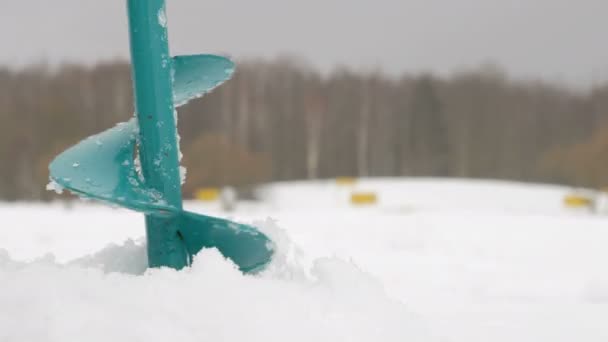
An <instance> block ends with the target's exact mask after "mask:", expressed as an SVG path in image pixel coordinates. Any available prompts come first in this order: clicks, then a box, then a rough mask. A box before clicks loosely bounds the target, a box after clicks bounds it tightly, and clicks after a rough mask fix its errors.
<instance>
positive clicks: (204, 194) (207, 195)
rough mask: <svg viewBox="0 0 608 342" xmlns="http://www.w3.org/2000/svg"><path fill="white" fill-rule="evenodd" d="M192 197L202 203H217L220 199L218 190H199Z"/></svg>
mask: <svg viewBox="0 0 608 342" xmlns="http://www.w3.org/2000/svg"><path fill="white" fill-rule="evenodd" d="M194 197H195V198H196V199H197V200H199V201H203V202H213V201H217V199H218V198H219V197H220V190H219V189H218V188H201V189H198V190H196V192H195V193H194Z"/></svg>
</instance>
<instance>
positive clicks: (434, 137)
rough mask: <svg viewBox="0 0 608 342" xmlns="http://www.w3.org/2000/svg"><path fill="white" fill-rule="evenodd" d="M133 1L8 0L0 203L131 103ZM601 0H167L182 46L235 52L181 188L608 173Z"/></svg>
mask: <svg viewBox="0 0 608 342" xmlns="http://www.w3.org/2000/svg"><path fill="white" fill-rule="evenodd" d="M124 6H125V4H124V1H122V0H111V1H93V0H55V1H52V2H48V1H43V0H30V1H9V0H1V1H0V13H2V14H0V16H1V19H2V20H0V42H2V52H0V65H1V66H0V199H3V200H48V199H51V198H52V197H53V196H55V195H54V194H52V193H49V192H47V191H45V185H46V184H47V183H48V169H47V167H48V164H49V162H50V160H51V159H52V158H53V157H54V156H55V155H57V154H58V153H59V152H61V151H63V150H64V149H65V148H67V147H68V146H70V145H73V144H75V143H77V142H78V141H80V140H81V139H83V138H85V137H87V136H89V135H91V134H94V133H98V132H100V131H102V130H104V129H106V128H109V127H112V126H113V125H115V124H116V123H118V122H120V121H125V120H126V119H127V118H128V117H130V116H131V115H132V112H133V103H132V94H131V92H132V91H131V81H130V67H129V63H128V57H129V50H128V35H127V29H126V13H125V8H124ZM606 10H608V3H606V2H605V1H597V0H580V1H577V2H572V1H565V0H535V1H523V0H459V1H447V0H443V1H442V0H432V1H428V0H427V1H422V0H378V1H340V0H323V1H321V0H309V1H305V2H304V1H299V2H293V1H279V0H260V1H238V0H228V1H169V3H168V17H169V23H170V25H169V29H170V35H171V37H170V39H171V44H172V45H171V47H172V52H173V53H174V54H187V53H198V52H207V53H220V54H226V55H230V56H232V57H233V58H234V59H235V60H236V61H237V63H238V68H237V73H236V74H235V76H234V78H233V79H232V80H230V81H229V82H227V83H226V84H225V85H224V86H222V87H220V88H218V89H217V90H215V91H214V92H213V93H212V94H210V95H207V96H205V98H204V99H203V100H197V101H193V102H191V103H190V104H188V105H187V106H185V107H183V108H182V109H180V119H179V131H180V134H181V136H182V140H181V148H182V151H183V153H184V160H183V163H184V165H185V166H186V167H187V169H188V180H187V182H186V184H185V188H184V195H185V196H186V197H191V196H193V195H194V194H195V193H196V190H197V189H199V188H201V187H222V186H233V187H236V188H238V189H249V188H251V187H252V186H254V185H256V184H260V183H265V182H271V181H283V180H300V179H318V178H334V177H341V176H342V177H344V176H350V177H368V176H369V177H378V176H440V177H466V178H492V179H508V180H517V181H526V182H545V183H559V184H565V185H571V186H577V187H578V186H584V187H591V188H602V187H604V186H607V185H608V172H606V170H608V121H606V120H607V119H608V46H607V45H606V44H603V41H604V40H605V39H604V38H605V31H606V30H605V28H606V24H605V15H604V14H605V13H606Z"/></svg>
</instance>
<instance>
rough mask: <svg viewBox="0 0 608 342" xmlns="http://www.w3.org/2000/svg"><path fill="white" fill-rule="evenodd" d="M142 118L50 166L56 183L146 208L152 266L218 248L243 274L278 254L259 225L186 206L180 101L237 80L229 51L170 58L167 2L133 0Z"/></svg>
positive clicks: (184, 261) (179, 264) (181, 262)
mask: <svg viewBox="0 0 608 342" xmlns="http://www.w3.org/2000/svg"><path fill="white" fill-rule="evenodd" d="M127 9H128V15H129V32H130V41H131V59H132V78H133V89H134V100H135V116H134V118H132V119H131V120H129V121H128V122H124V123H120V124H118V125H117V126H115V127H113V128H111V129H108V130H106V131H104V132H102V133H99V134H97V135H94V136H91V137H89V138H87V139H85V140H83V141H82V142H80V143H79V144H77V145H75V146H73V147H71V148H69V149H68V150H66V151H64V152H63V153H62V154H60V155H59V156H57V157H56V158H55V160H53V162H52V163H51V164H50V166H49V169H50V178H51V181H52V182H55V183H57V184H58V185H60V186H61V187H63V188H65V189H68V190H70V191H71V192H73V193H76V194H78V195H80V196H82V197H86V198H92V199H96V200H100V201H103V202H107V203H110V204H112V205H118V206H121V207H125V208H129V209H132V210H136V211H139V212H142V213H144V214H145V223H146V240H147V249H148V262H149V266H150V267H162V266H166V267H172V268H175V269H181V268H183V267H185V266H187V265H189V264H190V263H191V262H192V257H193V256H194V255H195V254H196V253H197V252H199V251H200V250H201V249H202V248H217V249H218V250H219V251H220V252H221V253H222V254H223V255H224V256H225V257H227V258H229V259H231V260H232V261H233V262H234V263H235V264H236V265H237V266H238V267H239V268H240V269H241V270H242V271H243V272H256V271H259V270H260V269H262V268H263V267H264V266H265V265H266V264H267V263H268V262H269V261H270V259H271V258H272V255H273V244H272V242H271V241H270V239H269V238H268V237H267V236H266V235H264V234H262V233H261V232H259V231H258V230H256V229H255V228H253V227H251V226H248V225H243V224H239V223H235V222H231V221H227V220H224V219H220V218H215V217H210V216H204V215H199V214H195V213H191V212H187V211H184V210H183V208H182V194H181V177H180V166H179V160H180V158H181V157H180V151H179V141H178V140H179V139H178V136H177V127H176V124H177V115H176V113H177V112H176V110H175V108H176V107H179V106H180V105H183V104H185V103H186V102H188V101H189V100H191V99H194V98H198V97H200V96H202V95H203V94H205V93H206V92H208V91H210V90H211V89H213V88H214V87H216V86H218V85H219V84H221V83H222V82H224V81H226V80H227V79H229V78H230V77H231V75H232V73H233V72H234V64H233V62H232V61H230V60H229V59H227V58H225V57H221V56H214V55H190V56H177V57H173V58H172V57H170V55H169V43H168V37H167V17H166V14H165V0H127Z"/></svg>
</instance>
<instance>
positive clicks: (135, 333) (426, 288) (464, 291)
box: [0, 179, 608, 342]
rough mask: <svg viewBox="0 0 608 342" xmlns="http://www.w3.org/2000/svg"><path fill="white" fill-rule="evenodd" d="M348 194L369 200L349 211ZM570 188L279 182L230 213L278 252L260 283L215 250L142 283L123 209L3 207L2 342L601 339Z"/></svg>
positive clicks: (595, 260) (601, 270)
mask: <svg viewBox="0 0 608 342" xmlns="http://www.w3.org/2000/svg"><path fill="white" fill-rule="evenodd" d="M351 191H373V192H376V193H377V194H378V197H379V203H378V204H377V205H376V206H370V207H358V208H353V207H351V206H350V205H349V203H348V196H349V194H350V193H351ZM568 192H569V189H567V188H563V187H558V186H547V185H534V184H521V183H509V182H496V181H465V180H444V179H405V180H403V179H401V180H398V179H370V180H363V181H360V182H358V183H357V184H356V185H354V186H353V187H348V186H338V185H336V184H335V182H333V181H320V182H295V183H279V184H275V185H272V186H269V187H267V188H266V189H265V191H264V192H263V194H264V198H265V200H264V201H262V202H258V203H253V202H251V203H249V202H243V203H239V205H238V207H237V210H236V211H233V212H230V216H231V217H232V218H233V219H236V220H238V221H242V222H250V223H254V224H255V225H256V226H258V227H260V229H262V230H263V231H265V232H266V233H267V234H269V235H270V236H271V237H272V239H273V241H275V242H276V243H277V245H278V246H279V253H278V256H277V257H276V258H275V260H274V261H273V264H272V265H271V266H270V267H269V268H268V269H267V270H266V271H265V272H263V273H262V274H259V275H256V276H244V275H242V274H240V273H239V272H238V271H236V269H235V267H234V265H232V264H231V263H230V262H229V261H227V260H225V259H224V258H222V257H221V255H219V253H217V251H215V250H205V251H203V252H201V253H200V254H199V255H198V256H197V258H196V260H195V263H194V265H193V267H191V268H189V269H186V270H183V271H180V272H176V271H173V270H169V269H157V270H146V262H145V261H146V255H145V246H144V241H143V239H142V236H143V234H144V227H143V218H142V216H141V215H139V214H136V213H131V212H128V211H126V210H122V209H111V208H106V207H103V206H101V205H97V204H94V203H82V202H75V203H71V204H61V203H54V204H51V205H44V204H32V203H17V204H1V205H0V217H2V218H3V222H4V224H3V225H2V228H0V249H3V251H2V252H0V284H2V291H0V308H2V310H0V341H28V340H36V341H81V340H86V341H98V340H99V341H107V340H116V341H133V340H145V341H161V340H167V339H175V340H181V341H203V340H211V341H245V340H247V341H376V340H378V341H463V342H473V341H479V342H486V341H497V342H501V341H505V342H506V341H552V342H555V341H557V342H559V341H578V340H581V341H592V342H593V341H607V340H608V325H606V324H605V319H606V317H608V271H606V269H607V267H606V263H607V262H608V248H606V246H607V245H608V217H604V216H601V215H593V214H591V213H589V212H587V211H585V210H570V209H565V208H563V207H562V199H563V196H564V195H565V194H566V193H568ZM186 207H188V208H189V209H191V210H195V211H198V212H203V213H208V214H213V215H222V216H223V215H225V213H223V212H222V211H221V210H220V204H218V203H213V204H203V203H196V202H188V203H187V204H186ZM24 327H27V328H24Z"/></svg>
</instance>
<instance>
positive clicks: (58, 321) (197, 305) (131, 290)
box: [0, 221, 430, 342]
mask: <svg viewBox="0 0 608 342" xmlns="http://www.w3.org/2000/svg"><path fill="white" fill-rule="evenodd" d="M259 225H260V226H262V227H263V229H265V231H266V232H267V233H269V234H272V236H273V240H274V241H275V242H276V243H277V244H278V247H279V248H278V250H279V253H278V254H277V257H276V259H275V261H274V262H273V264H271V265H270V267H269V268H268V269H267V270H266V271H264V272H263V273H261V274H258V275H255V276H252V275H243V274H241V273H240V272H239V271H238V270H237V268H236V266H235V265H234V264H232V263H231V262H230V261H229V260H226V259H225V258H224V257H223V256H222V255H221V254H220V253H219V252H218V251H217V250H215V249H211V250H209V249H208V250H203V251H201V253H199V255H197V256H196V258H195V262H194V264H193V266H192V267H190V268H187V269H184V270H182V271H174V270H171V269H153V270H146V269H145V267H146V264H145V263H146V255H145V246H144V244H143V242H142V241H139V240H138V241H133V240H129V241H127V242H126V243H125V244H123V245H121V246H119V245H111V246H108V247H107V248H105V249H104V250H102V251H100V252H98V253H96V254H94V255H91V256H87V257H84V258H80V259H78V260H74V261H72V262H69V263H67V264H60V263H57V262H56V261H55V260H54V258H53V257H52V255H47V256H45V257H43V258H40V259H37V260H34V261H32V262H19V261H14V260H12V259H11V258H10V256H9V255H8V253H7V252H6V251H3V252H1V253H0V283H1V284H2V291H1V292H0V307H2V308H3V309H2V310H0V341H104V342H107V341H147V342H152V341H168V340H177V341H182V342H185V341H248V342H251V341H264V342H268V341H306V342H310V341H332V342H333V341H383V342H388V341H399V342H402V341H428V340H430V337H429V336H428V335H427V334H426V332H425V330H424V328H423V324H421V322H420V319H419V318H418V317H416V316H414V315H412V314H411V313H409V312H408V310H407V309H406V307H405V306H404V305H403V304H402V303H400V302H398V301H395V300H393V299H391V298H389V297H388V296H387V295H386V294H385V291H384V289H383V288H382V285H381V283H380V282H379V281H377V280H376V279H375V278H373V277H372V276H370V275H368V274H367V273H365V272H364V271H362V270H360V269H359V268H358V267H357V266H355V265H354V264H353V263H350V262H345V261H342V260H340V259H337V258H320V259H316V260H314V261H313V262H312V264H311V265H310V267H309V268H306V267H304V266H302V263H301V262H299V261H298V251H297V247H296V246H294V245H293V243H291V241H290V240H289V239H288V238H287V237H286V236H285V234H284V233H282V232H281V231H280V230H279V229H277V228H276V227H274V223H272V222H271V221H269V222H265V223H261V224H259ZM281 234H282V235H281ZM24 322H27V327H24V326H23V323H24Z"/></svg>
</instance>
